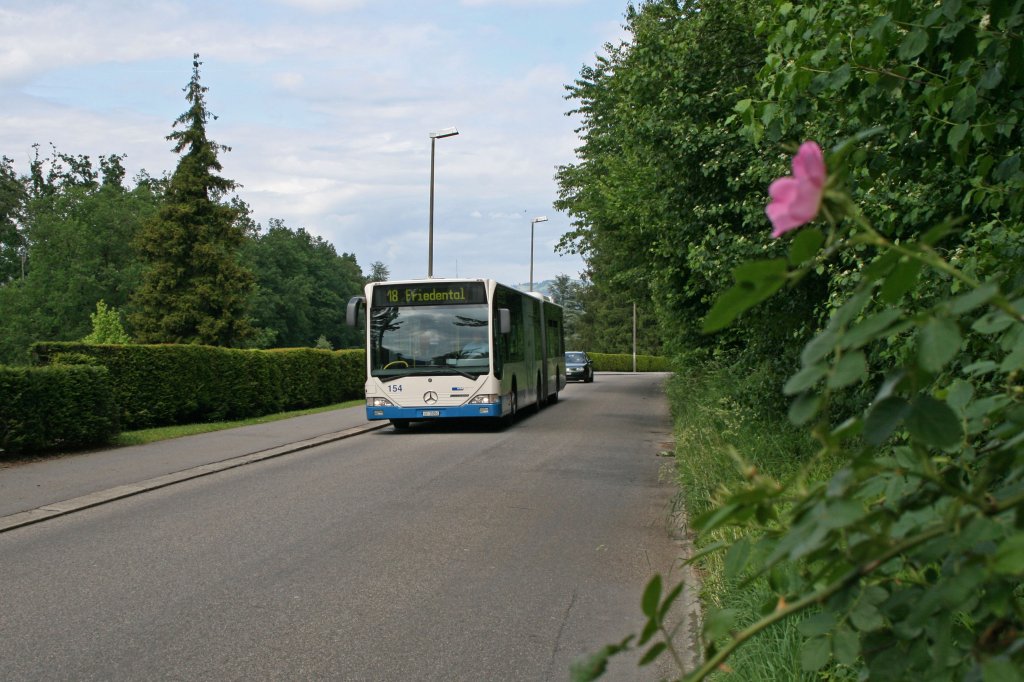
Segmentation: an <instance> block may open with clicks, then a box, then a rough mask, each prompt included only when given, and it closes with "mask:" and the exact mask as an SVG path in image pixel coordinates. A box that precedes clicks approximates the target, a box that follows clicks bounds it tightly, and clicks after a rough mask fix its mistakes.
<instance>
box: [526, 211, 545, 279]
mask: <svg viewBox="0 0 1024 682" xmlns="http://www.w3.org/2000/svg"><path fill="white" fill-rule="evenodd" d="M544 222H547V217H546V216H540V217H538V218H534V219H533V220H531V221H530V291H533V226H534V225H536V224H537V223H544Z"/></svg>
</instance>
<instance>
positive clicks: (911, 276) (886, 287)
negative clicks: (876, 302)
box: [880, 259, 923, 303]
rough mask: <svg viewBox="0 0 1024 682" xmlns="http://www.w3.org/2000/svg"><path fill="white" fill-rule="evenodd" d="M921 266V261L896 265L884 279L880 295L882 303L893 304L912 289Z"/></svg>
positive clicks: (910, 260)
mask: <svg viewBox="0 0 1024 682" xmlns="http://www.w3.org/2000/svg"><path fill="white" fill-rule="evenodd" d="M922 265H923V264H922V263H921V261H919V260H915V259H907V260H904V261H900V262H899V263H897V264H896V267H894V268H893V270H892V272H891V273H889V276H888V277H886V278H885V282H883V283H882V290H881V293H880V295H881V299H882V302H883V303H895V302H896V301H898V300H899V299H900V297H901V296H903V294H905V293H907V292H908V291H910V290H911V289H912V288H914V284H916V283H917V276H918V274H920V272H921V267H922Z"/></svg>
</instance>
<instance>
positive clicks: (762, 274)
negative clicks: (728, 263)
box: [703, 258, 787, 334]
mask: <svg viewBox="0 0 1024 682" xmlns="http://www.w3.org/2000/svg"><path fill="white" fill-rule="evenodd" d="M786 273H787V265H786V261H785V259H783V258H776V259H773V260H765V261H750V262H747V263H744V264H743V265H740V266H739V267H737V268H736V269H734V270H733V273H732V275H733V279H734V280H735V281H736V284H735V285H734V286H733V287H732V288H730V289H728V290H727V291H726V292H725V293H724V294H722V295H721V296H719V297H718V299H717V300H716V301H715V304H714V305H713V306H711V310H709V311H708V314H707V317H705V318H704V327H703V331H704V333H705V334H708V333H710V332H715V331H718V330H719V329H724V328H725V327H727V326H728V325H729V324H730V323H732V321H733V320H735V319H736V318H737V317H738V316H739V315H740V314H741V313H743V312H744V311H745V310H748V309H750V308H753V307H754V306H755V305H757V304H758V303H760V302H761V301H763V300H765V299H766V298H768V297H769V296H771V295H772V294H774V293H775V292H776V291H778V290H779V289H780V288H781V287H782V285H783V284H785V283H786Z"/></svg>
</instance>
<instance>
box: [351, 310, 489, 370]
mask: <svg viewBox="0 0 1024 682" xmlns="http://www.w3.org/2000/svg"><path fill="white" fill-rule="evenodd" d="M487 330H488V324H487V306H486V305H460V306H452V305H439V306H429V305H425V306H381V307H374V308H373V309H372V310H371V311H370V373H371V374H372V375H373V376H378V377H390V378H394V377H399V376H409V375H412V374H461V375H463V376H469V377H471V378H476V377H477V376H479V375H480V374H486V373H487V372H488V371H489V370H490V347H489V344H488V332H487Z"/></svg>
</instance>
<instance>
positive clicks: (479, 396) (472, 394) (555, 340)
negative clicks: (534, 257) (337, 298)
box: [346, 279, 565, 429]
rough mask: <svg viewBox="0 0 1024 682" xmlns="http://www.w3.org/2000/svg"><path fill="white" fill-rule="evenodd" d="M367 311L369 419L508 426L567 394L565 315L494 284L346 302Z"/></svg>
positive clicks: (387, 291)
mask: <svg viewBox="0 0 1024 682" xmlns="http://www.w3.org/2000/svg"><path fill="white" fill-rule="evenodd" d="M361 309H365V312H366V314H365V323H364V324H365V325H366V416H367V418H368V419H370V420H381V419H388V420H391V423H392V424H393V425H394V427H395V428H396V429H404V428H408V426H409V423H410V422H412V421H422V420H437V419H464V418H473V419H489V420H491V421H492V422H495V423H504V424H511V423H512V421H513V420H514V418H515V416H516V413H517V412H518V411H519V410H520V409H522V408H524V407H527V406H535V407H536V408H537V409H539V408H540V407H542V406H543V405H544V404H546V403H554V402H556V401H557V400H558V392H559V391H560V390H561V389H563V388H565V363H564V357H565V337H564V332H563V329H562V308H561V307H560V306H558V305H555V304H554V303H552V302H551V301H549V300H545V299H544V297H543V296H541V295H540V294H527V293H524V292H522V291H519V290H517V289H513V288H511V287H507V286H505V285H503V284H499V283H497V282H495V281H494V280H490V279H472V280H463V279H425V280H409V281H393V282H371V283H370V284H367V285H366V290H365V296H356V297H354V298H352V299H351V300H350V301H349V303H348V310H347V315H346V318H347V322H348V324H349V325H351V326H358V325H359V324H360V322H359V320H360V318H362V317H363V316H362V315H360V314H359V313H360V310H361Z"/></svg>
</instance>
